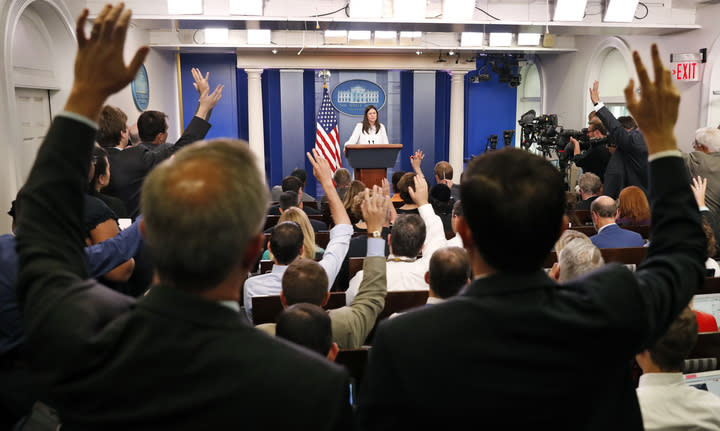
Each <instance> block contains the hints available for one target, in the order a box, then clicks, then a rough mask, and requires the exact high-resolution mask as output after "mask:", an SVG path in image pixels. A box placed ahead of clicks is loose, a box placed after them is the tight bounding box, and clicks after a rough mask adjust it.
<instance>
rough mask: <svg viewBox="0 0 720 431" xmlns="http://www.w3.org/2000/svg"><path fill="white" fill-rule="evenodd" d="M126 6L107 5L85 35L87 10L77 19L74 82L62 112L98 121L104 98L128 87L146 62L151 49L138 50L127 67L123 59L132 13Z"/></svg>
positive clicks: (142, 48)
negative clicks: (88, 34)
mask: <svg viewBox="0 0 720 431" xmlns="http://www.w3.org/2000/svg"><path fill="white" fill-rule="evenodd" d="M124 9H125V5H124V4H123V3H118V4H117V5H115V6H111V5H107V6H105V7H104V8H103V10H102V11H101V12H100V14H98V16H97V18H96V19H95V22H94V23H93V26H92V31H91V32H90V37H86V36H85V22H86V21H87V17H88V13H89V12H88V10H87V9H85V10H83V12H82V14H81V15H80V17H79V18H78V20H77V25H76V29H75V32H76V37H77V41H78V52H77V55H76V57H75V79H74V81H73V87H72V91H71V92H70V96H69V97H68V100H67V103H66V104H65V110H66V111H70V112H75V113H77V114H80V115H84V116H86V117H88V118H90V119H93V120H94V119H97V118H98V116H99V115H100V110H101V109H102V105H103V104H104V103H105V99H107V97H108V96H110V95H111V94H113V93H116V92H118V91H120V90H121V89H122V88H123V87H125V86H126V85H128V84H129V83H130V82H131V81H132V80H133V79H134V78H135V75H136V74H137V71H138V69H140V66H141V65H142V63H143V61H145V57H146V56H147V54H148V52H149V51H150V48H149V47H147V46H143V47H140V48H139V49H138V50H137V52H135V56H134V57H133V59H132V61H131V62H130V65H129V66H125V62H124V60H123V48H124V46H125V36H126V35H127V29H128V26H129V24H130V17H131V16H132V13H131V11H130V9H128V10H124Z"/></svg>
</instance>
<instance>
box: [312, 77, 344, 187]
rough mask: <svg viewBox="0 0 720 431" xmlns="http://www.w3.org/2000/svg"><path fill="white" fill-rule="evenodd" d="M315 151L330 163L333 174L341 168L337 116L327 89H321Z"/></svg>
mask: <svg viewBox="0 0 720 431" xmlns="http://www.w3.org/2000/svg"><path fill="white" fill-rule="evenodd" d="M315 149H316V150H318V152H320V154H322V156H323V157H324V158H325V159H326V160H327V161H328V162H329V163H330V169H332V171H333V173H334V172H335V170H336V169H338V168H342V160H341V159H340V145H339V143H338V129H337V114H336V113H335V108H334V107H333V106H332V103H331V102H330V96H329V95H328V89H327V87H323V99H322V103H321V104H320V111H318V114H317V134H316V136H315Z"/></svg>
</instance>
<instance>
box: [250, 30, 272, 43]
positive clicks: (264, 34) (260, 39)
mask: <svg viewBox="0 0 720 431" xmlns="http://www.w3.org/2000/svg"><path fill="white" fill-rule="evenodd" d="M247 43H248V45H270V30H259V29H258V30H256V29H250V30H248V31H247Z"/></svg>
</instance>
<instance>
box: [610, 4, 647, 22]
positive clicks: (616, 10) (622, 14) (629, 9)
mask: <svg viewBox="0 0 720 431" xmlns="http://www.w3.org/2000/svg"><path fill="white" fill-rule="evenodd" d="M638 3H639V1H638V0H621V1H618V0H610V1H609V2H608V4H607V8H606V9H605V17H604V18H603V21H604V22H632V20H633V17H634V16H635V10H636V9H637V6H638Z"/></svg>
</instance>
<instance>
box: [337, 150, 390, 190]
mask: <svg viewBox="0 0 720 431" xmlns="http://www.w3.org/2000/svg"><path fill="white" fill-rule="evenodd" d="M402 147H403V146H402V144H357V145H347V146H346V147H345V148H346V149H347V154H346V156H347V159H348V162H349V163H350V166H351V167H352V168H353V169H354V170H355V179H356V180H358V181H362V182H363V183H365V185H366V186H367V187H372V186H374V185H377V186H378V187H382V179H383V178H387V169H388V168H392V167H393V166H395V161H396V160H397V155H398V153H399V152H400V150H401V149H402Z"/></svg>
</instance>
